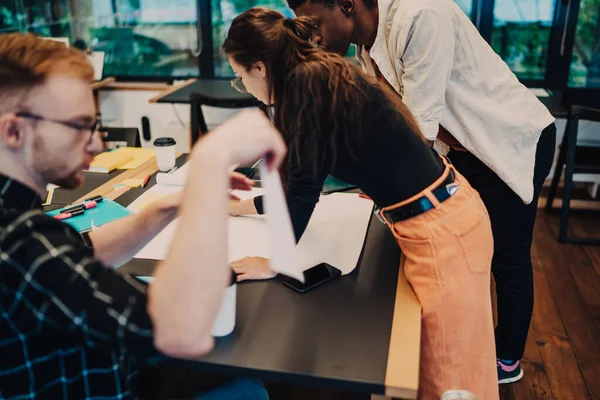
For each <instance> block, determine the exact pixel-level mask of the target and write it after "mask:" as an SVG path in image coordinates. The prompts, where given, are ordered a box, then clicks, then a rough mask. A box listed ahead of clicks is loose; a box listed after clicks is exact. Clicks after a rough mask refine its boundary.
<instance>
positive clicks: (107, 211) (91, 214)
mask: <svg viewBox="0 0 600 400" xmlns="http://www.w3.org/2000/svg"><path fill="white" fill-rule="evenodd" d="M63 208H65V207H63ZM63 208H59V209H58V210H53V211H50V212H47V213H46V214H47V215H49V216H51V217H54V216H55V215H57V214H60V212H61V210H62V209H63ZM130 214H132V212H131V211H129V210H128V209H126V208H125V207H123V206H122V205H120V204H119V203H116V202H114V201H112V200H110V199H106V198H105V199H104V200H103V201H101V202H100V203H98V205H97V206H96V207H95V208H90V209H88V210H85V212H84V213H83V214H81V215H78V216H76V217H73V218H67V219H64V220H63V222H65V223H67V224H69V225H71V226H72V227H73V228H75V229H76V230H77V231H78V232H82V231H87V230H90V229H92V222H93V223H94V226H96V227H98V226H101V225H104V224H108V223H109V222H112V221H116V220H118V219H120V218H123V217H126V216H128V215H130Z"/></svg>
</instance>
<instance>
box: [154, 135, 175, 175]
mask: <svg viewBox="0 0 600 400" xmlns="http://www.w3.org/2000/svg"><path fill="white" fill-rule="evenodd" d="M175 144H176V143H175V139H173V138H170V137H162V138H158V139H156V140H155V141H154V143H153V145H154V152H155V153H156V163H157V164H158V169H159V170H160V171H168V170H170V169H171V168H173V167H174V166H175Z"/></svg>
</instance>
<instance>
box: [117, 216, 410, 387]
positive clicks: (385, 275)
mask: <svg viewBox="0 0 600 400" xmlns="http://www.w3.org/2000/svg"><path fill="white" fill-rule="evenodd" d="M124 205H125V204H124ZM399 259H400V251H399V249H398V246H397V245H396V243H395V241H394V239H393V237H392V235H391V234H390V233H389V231H388V229H387V228H386V227H385V226H384V225H382V224H381V223H380V222H379V221H378V220H377V219H376V218H373V219H372V220H371V223H370V227H369V233H368V237H367V240H366V244H365V248H364V254H363V257H362V260H361V263H360V266H359V268H358V269H357V270H356V271H354V272H353V273H352V274H350V275H347V276H344V277H342V278H341V279H338V280H335V281H332V282H330V283H328V284H326V285H324V286H322V287H320V288H317V289H315V290H314V291H311V292H308V293H306V294H298V293H296V292H294V291H292V290H290V289H288V288H287V287H285V286H284V285H283V284H281V283H280V282H279V281H275V280H272V281H263V282H249V283H243V284H240V285H239V286H238V301H237V305H238V307H237V317H236V319H237V321H236V328H235V330H234V333H233V334H232V335H231V336H229V337H226V338H221V339H218V340H217V344H216V347H215V350H214V351H213V352H212V353H211V354H209V355H208V356H206V357H204V358H202V359H200V360H197V361H181V360H177V361H176V363H177V364H179V365H186V366H187V367H190V368H194V369H199V370H207V371H213V372H221V373H225V374H234V375H235V374H239V375H245V376H255V377H257V378H262V379H266V380H279V381H286V382H290V383H294V384H298V385H302V384H312V385H318V386H323V387H328V388H332V389H345V390H351V391H360V392H366V393H375V394H384V393H386V392H387V393H389V392H390V389H391V388H390V387H387V388H386V374H387V371H388V354H390V343H391V342H392V323H393V318H394V305H395V295H396V287H397V281H398V271H399V269H398V265H399ZM155 266H156V261H153V260H139V259H134V260H133V261H131V262H129V263H127V264H126V265H124V266H123V267H121V270H122V271H123V272H129V273H137V274H140V275H146V274H151V273H152V271H153V270H154V268H155ZM409 290H410V289H409ZM405 306H406V305H405ZM417 314H418V315H419V314H420V310H418V311H417ZM416 324H417V325H418V324H420V318H417V321H416ZM401 329H402V330H404V331H416V332H418V327H415V326H407V325H404V326H402V327H401ZM404 333H406V332H404ZM404 345H408V346H409V347H411V348H410V349H408V350H409V351H408V353H409V355H408V357H406V358H402V356H400V357H399V360H400V361H401V362H403V363H411V362H412V369H414V371H411V372H409V373H408V374H409V375H411V374H412V376H410V377H409V376H402V377H400V378H402V379H407V378H411V379H414V380H415V382H413V383H412V384H410V383H409V384H406V385H399V387H395V389H396V390H397V391H396V393H402V394H404V395H406V396H407V397H414V395H415V394H416V385H417V382H416V378H417V375H416V368H418V361H417V360H418V347H419V341H418V336H417V340H416V342H412V343H410V344H409V343H404ZM405 354H406V353H405ZM414 354H416V355H417V357H416V359H415V357H414ZM390 357H391V356H390ZM407 358H408V359H407ZM411 358H412V359H411ZM388 378H389V377H388ZM409 380H410V379H409Z"/></svg>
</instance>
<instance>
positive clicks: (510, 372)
mask: <svg viewBox="0 0 600 400" xmlns="http://www.w3.org/2000/svg"><path fill="white" fill-rule="evenodd" d="M497 364H498V383H499V384H503V383H513V382H516V381H518V380H520V379H521V378H522V377H523V370H522V369H521V363H520V362H519V361H515V362H513V363H512V364H506V363H504V362H502V361H500V360H497Z"/></svg>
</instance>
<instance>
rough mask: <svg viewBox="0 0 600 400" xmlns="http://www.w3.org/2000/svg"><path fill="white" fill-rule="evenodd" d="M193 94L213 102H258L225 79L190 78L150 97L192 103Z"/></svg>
mask: <svg viewBox="0 0 600 400" xmlns="http://www.w3.org/2000/svg"><path fill="white" fill-rule="evenodd" d="M193 95H196V96H200V97H201V98H204V99H209V100H212V101H213V102H230V103H239V104H240V105H239V107H248V106H249V105H251V104H254V103H256V104H258V103H257V101H256V99H255V98H254V97H253V96H252V95H250V94H247V93H240V92H238V91H237V90H235V89H234V88H232V87H231V82H230V81H229V80H225V79H198V80H196V79H190V80H188V81H186V82H185V83H183V84H181V85H179V86H173V87H172V88H170V89H169V90H166V91H164V92H162V93H160V94H159V95H158V96H156V97H154V98H152V99H150V102H151V103H183V104H190V103H191V102H192V98H193ZM208 103H210V101H208V102H207V104H208Z"/></svg>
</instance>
